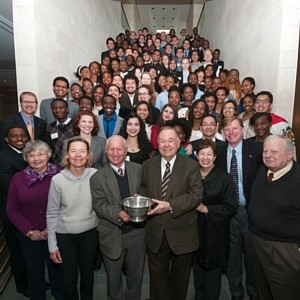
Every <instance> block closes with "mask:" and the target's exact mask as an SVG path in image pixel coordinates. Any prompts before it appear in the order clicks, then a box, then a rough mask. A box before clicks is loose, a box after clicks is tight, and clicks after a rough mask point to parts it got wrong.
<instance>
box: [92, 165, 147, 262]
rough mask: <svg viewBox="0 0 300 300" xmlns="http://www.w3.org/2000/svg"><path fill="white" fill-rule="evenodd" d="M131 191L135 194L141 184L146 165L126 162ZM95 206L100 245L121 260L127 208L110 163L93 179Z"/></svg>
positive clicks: (103, 250)
mask: <svg viewBox="0 0 300 300" xmlns="http://www.w3.org/2000/svg"><path fill="white" fill-rule="evenodd" d="M125 171H126V173H127V177H128V184H129V189H130V194H131V195H134V194H135V193H137V192H138V190H139V187H140V178H141V175H142V166H141V165H139V164H136V163H133V162H128V161H126V162H125ZM90 185H91V193H92V200H93V209H94V210H95V212H96V214H97V215H98V217H99V225H98V232H99V244H100V249H101V251H102V253H103V254H104V255H106V256H108V257H109V258H110V259H118V258H119V257H120V255H121V251H122V232H121V226H122V225H123V224H124V223H123V222H122V221H119V212H120V211H123V207H122V202H121V200H122V199H121V195H120V191H119V189H118V183H117V179H116V176H115V174H114V171H113V169H112V167H111V166H110V164H107V165H106V166H104V167H103V168H102V169H100V170H98V171H97V172H96V173H95V174H94V175H93V176H92V177H91V181H90Z"/></svg>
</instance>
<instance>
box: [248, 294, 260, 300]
mask: <svg viewBox="0 0 300 300" xmlns="http://www.w3.org/2000/svg"><path fill="white" fill-rule="evenodd" d="M258 299H259V298H258V296H257V295H255V296H253V295H249V300H258Z"/></svg>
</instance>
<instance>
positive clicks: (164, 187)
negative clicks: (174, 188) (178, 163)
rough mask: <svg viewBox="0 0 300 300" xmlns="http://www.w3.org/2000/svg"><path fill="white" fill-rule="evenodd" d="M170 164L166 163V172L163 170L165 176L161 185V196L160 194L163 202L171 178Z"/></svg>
mask: <svg viewBox="0 0 300 300" xmlns="http://www.w3.org/2000/svg"><path fill="white" fill-rule="evenodd" d="M170 166H171V165H170V163H169V162H167V163H166V170H165V174H164V177H163V180H162V183H161V194H162V199H163V200H164V199H165V197H166V194H167V189H168V183H169V181H170V177H171V169H170Z"/></svg>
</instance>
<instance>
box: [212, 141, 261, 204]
mask: <svg viewBox="0 0 300 300" xmlns="http://www.w3.org/2000/svg"><path fill="white" fill-rule="evenodd" d="M242 143H243V146H242V147H243V148H242V164H243V188H244V195H245V198H246V204H247V205H248V204H249V201H250V193H251V186H252V183H253V181H254V179H255V177H256V174H257V172H258V169H259V168H260V166H261V165H262V144H261V143H258V142H254V141H248V140H243V141H242ZM227 147H228V144H227V143H225V144H224V145H221V146H220V147H219V148H218V155H217V159H216V165H217V166H218V167H220V168H221V169H223V170H225V171H226V172H227Z"/></svg>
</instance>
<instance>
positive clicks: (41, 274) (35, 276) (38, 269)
mask: <svg viewBox="0 0 300 300" xmlns="http://www.w3.org/2000/svg"><path fill="white" fill-rule="evenodd" d="M18 237H19V239H20V243H21V246H22V250H23V253H24V258H25V265H26V272H27V278H28V294H29V298H30V299H32V300H45V299H46V285H45V269H46V268H45V265H46V263H47V269H48V275H49V282H50V289H51V293H52V295H53V296H54V298H55V299H56V300H63V299H64V295H63V287H62V280H61V273H60V268H59V266H58V265H55V264H54V263H53V262H52V261H51V260H50V256H49V251H48V243H47V240H44V241H32V240H31V239H30V238H28V237H27V236H25V235H23V234H22V233H20V232H19V233H18Z"/></svg>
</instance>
